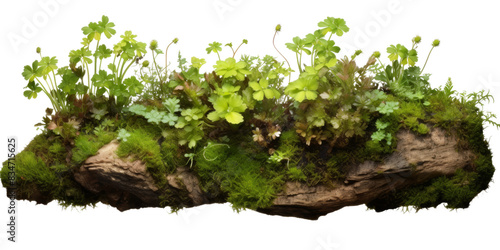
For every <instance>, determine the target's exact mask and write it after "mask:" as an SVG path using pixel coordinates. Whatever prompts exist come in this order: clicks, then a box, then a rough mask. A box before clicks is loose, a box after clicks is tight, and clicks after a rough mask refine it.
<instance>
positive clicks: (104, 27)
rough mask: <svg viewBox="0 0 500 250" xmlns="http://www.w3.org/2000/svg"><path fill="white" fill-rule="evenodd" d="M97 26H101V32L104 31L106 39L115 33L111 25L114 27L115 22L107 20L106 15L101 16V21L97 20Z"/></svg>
mask: <svg viewBox="0 0 500 250" xmlns="http://www.w3.org/2000/svg"><path fill="white" fill-rule="evenodd" d="M99 27H100V28H101V33H104V35H105V36H106V37H107V38H108V39H109V38H111V37H112V36H113V35H114V34H116V31H115V30H114V29H113V27H115V24H114V23H112V22H109V18H108V17H107V16H104V15H103V16H102V19H101V21H99Z"/></svg>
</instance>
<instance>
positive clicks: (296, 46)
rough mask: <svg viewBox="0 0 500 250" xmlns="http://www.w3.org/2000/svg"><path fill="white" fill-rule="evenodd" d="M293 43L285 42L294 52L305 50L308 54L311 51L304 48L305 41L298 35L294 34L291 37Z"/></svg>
mask: <svg viewBox="0 0 500 250" xmlns="http://www.w3.org/2000/svg"><path fill="white" fill-rule="evenodd" d="M292 41H293V43H286V44H285V45H286V47H287V48H288V49H289V50H291V51H293V52H295V53H300V52H302V51H303V52H305V53H306V54H308V55H310V54H311V51H310V50H308V49H306V48H305V45H306V42H305V41H304V40H303V39H300V37H298V36H296V37H294V38H293V39H292Z"/></svg>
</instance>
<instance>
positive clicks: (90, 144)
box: [72, 132, 116, 165]
mask: <svg viewBox="0 0 500 250" xmlns="http://www.w3.org/2000/svg"><path fill="white" fill-rule="evenodd" d="M114 138H116V134H115V133H111V132H102V133H99V134H98V136H95V135H86V134H82V135H79V136H77V137H76V138H75V147H74V148H73V156H72V161H73V162H74V163H75V164H77V165H79V164H81V163H82V162H84V161H85V160H87V159H88V158H89V157H90V156H93V155H96V154H97V151H98V150H99V149H100V148H101V147H102V146H104V145H106V144H108V143H109V142H111V140H113V139H114Z"/></svg>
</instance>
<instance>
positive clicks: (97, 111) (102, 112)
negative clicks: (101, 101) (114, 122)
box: [91, 108, 108, 120]
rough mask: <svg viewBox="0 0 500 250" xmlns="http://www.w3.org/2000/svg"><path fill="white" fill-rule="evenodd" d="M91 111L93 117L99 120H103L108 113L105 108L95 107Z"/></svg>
mask: <svg viewBox="0 0 500 250" xmlns="http://www.w3.org/2000/svg"><path fill="white" fill-rule="evenodd" d="M91 112H92V117H93V118H94V119H97V120H101V119H102V118H103V117H104V116H105V115H106V114H107V113H108V111H107V110H106V109H105V108H104V109H97V108H93V109H92V111H91Z"/></svg>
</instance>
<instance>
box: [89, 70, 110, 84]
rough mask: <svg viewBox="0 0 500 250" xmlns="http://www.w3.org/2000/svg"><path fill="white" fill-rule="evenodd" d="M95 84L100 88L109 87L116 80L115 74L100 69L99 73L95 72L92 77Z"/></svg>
mask: <svg viewBox="0 0 500 250" xmlns="http://www.w3.org/2000/svg"><path fill="white" fill-rule="evenodd" d="M91 80H92V82H93V83H94V85H95V86H96V87H98V88H102V87H105V88H109V87H110V86H111V84H113V81H114V75H112V74H109V75H108V72H106V71H105V70H99V74H94V76H92V78H91Z"/></svg>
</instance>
